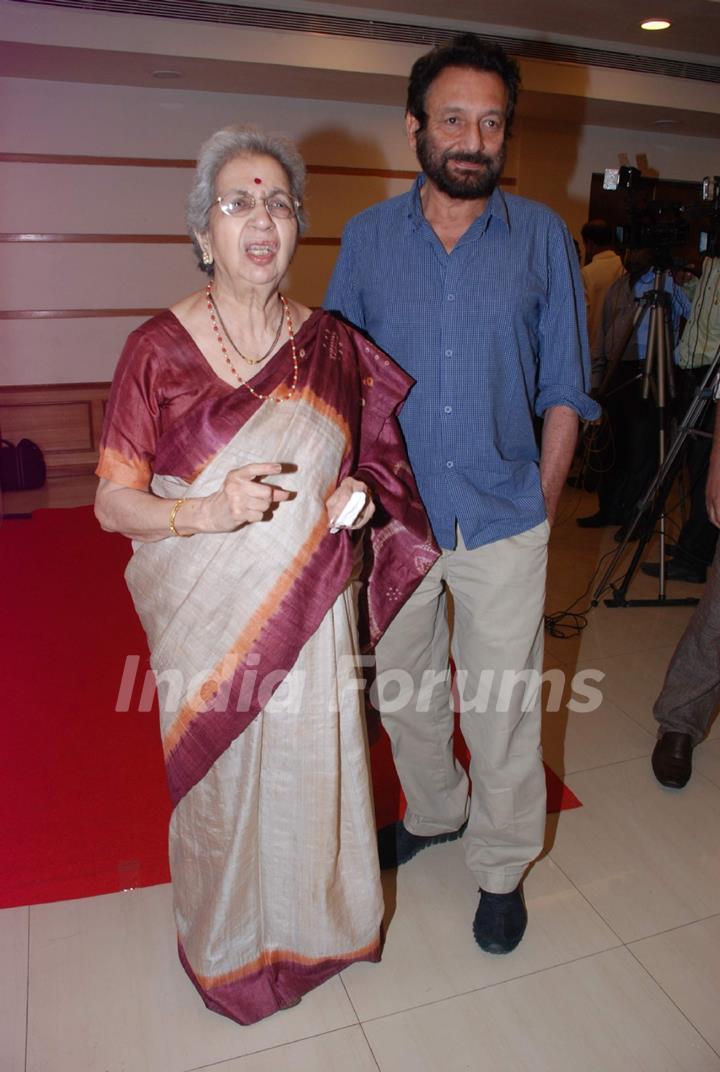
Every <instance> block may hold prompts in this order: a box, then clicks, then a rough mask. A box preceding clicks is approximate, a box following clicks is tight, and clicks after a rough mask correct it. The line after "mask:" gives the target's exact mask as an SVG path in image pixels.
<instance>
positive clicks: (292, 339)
mask: <svg viewBox="0 0 720 1072" xmlns="http://www.w3.org/2000/svg"><path fill="white" fill-rule="evenodd" d="M205 297H206V302H207V309H208V313H209V314H210V323H211V325H212V329H213V332H214V334H215V338H216V339H217V341H218V343H219V344H220V349H221V350H222V354H223V357H224V358H225V362H226V364H227V366H228V368H229V369H230V371H231V372H232V374H233V375H234V376H235V378H236V379H237V381H238V383H239V384H240V386H241V387H247V389H248V391H249V392H250V394H251V395H253V396H254V397H255V398H259V399H260V400H261V401H263V402H265V401H267V400H268V399H270V400H271V401H272V402H287V401H289V399H291V398H292V397H293V395H294V394H295V388H296V387H297V382H298V355H297V347H296V346H295V332H294V330H293V322H292V316H291V314H290V306H289V304H288V302H287V300H286V299H285V297H284V296H283V295H282V294H280V293H278V297H279V299H280V301H281V302H282V307H283V312H284V313H285V324H286V325H287V330H288V338H289V339H290V347H291V350H292V363H293V376H292V383H291V384H290V390H289V391H288V393H287V394H286V395H285V396H284V397H277V396H276V395H263V394H261V393H260V391H256V390H255V388H254V387H252V386H251V385H250V384H249V383H248V382H247V380H244V379H243V378H242V376H241V375H240V373H239V372H238V370H237V369H236V368H235V366H234V365H233V363H232V361H231V360H230V355H229V354H228V352H227V347H226V346H225V343H224V342H223V337H222V335H221V334H220V329H219V327H218V323H217V318H216V316H215V312H216V306H215V302H214V301H213V297H212V281H211V282H210V283H208V285H207V287H206V288H205ZM218 315H219V314H218ZM228 338H229V336H228ZM230 341H231V343H232V339H231V340H230ZM276 341H277V340H276ZM274 345H275V343H273V346H274ZM270 349H272V347H271V348H270ZM269 352H270V351H268V353H269ZM238 353H239V351H238ZM240 356H241V357H242V354H240ZM267 356H268V354H266V355H265V357H267ZM263 360H264V359H263ZM257 363H259V362H257Z"/></svg>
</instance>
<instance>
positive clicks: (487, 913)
mask: <svg viewBox="0 0 720 1072" xmlns="http://www.w3.org/2000/svg"><path fill="white" fill-rule="evenodd" d="M518 88H519V71H518V68H517V65H516V64H515V63H514V61H512V60H511V59H509V58H508V57H507V56H506V55H505V53H504V52H503V51H502V49H500V48H499V47H497V46H494V45H486V44H483V43H482V42H481V41H480V40H479V39H478V38H477V37H475V36H474V35H472V34H465V35H463V36H461V37H459V38H456V39H455V40H454V41H453V42H452V43H451V44H450V45H448V46H445V47H443V48H439V49H436V50H433V51H432V52H430V53H428V54H427V55H425V56H423V57H421V58H420V59H419V60H418V61H417V62H416V63H415V65H414V66H413V69H412V72H411V75H410V84H409V90H408V105H407V113H406V128H407V135H408V138H409V141H410V145H411V146H412V147H413V148H414V149H415V151H416V153H417V156H418V159H419V161H420V164H421V166H422V171H423V174H421V175H420V176H419V178H418V180H417V182H416V183H415V185H414V187H413V189H412V190H411V191H410V192H409V193H407V194H404V195H402V196H400V197H396V198H393V199H391V200H389V201H385V202H382V203H380V204H377V205H374V206H373V207H372V208H370V209H368V210H367V211H365V212H363V213H361V214H360V215H359V216H357V217H356V218H355V219H353V220H351V221H350V223H349V224H348V226H347V228H346V230H345V233H344V236H343V243H342V249H341V252H340V256H339V258H338V262H337V264H336V267H335V271H334V274H333V277H332V280H331V282H330V287H329V290H328V293H327V295H326V298H325V303H324V304H325V306H326V307H327V308H328V309H333V310H337V311H339V312H340V313H341V314H342V315H343V316H345V317H346V318H347V319H348V320H350V321H351V322H352V323H354V324H356V325H358V326H359V327H360V328H362V329H364V330H365V331H367V333H368V334H369V335H370V336H371V337H372V338H373V340H374V341H375V342H376V343H377V344H378V345H379V346H381V347H382V348H383V349H384V350H386V351H387V352H388V353H389V354H390V355H391V356H392V357H393V358H395V360H396V361H398V362H399V364H400V365H402V367H403V368H405V369H406V370H407V371H408V372H409V373H410V375H411V376H413V377H414V378H415V380H416V385H415V386H414V387H413V389H412V391H411V392H410V395H409V397H408V400H407V402H406V403H405V406H404V408H403V410H402V412H401V415H400V421H401V424H402V427H403V431H404V434H405V437H406V440H407V445H408V450H409V454H410V459H411V462H412V465H413V468H414V470H415V475H416V478H417V482H418V486H419V489H420V493H421V495H422V498H423V501H424V503H425V507H426V509H427V511H428V515H429V517H430V521H431V524H432V527H433V531H434V533H435V536H436V538H437V541H438V543H439V544H440V546H441V548H442V549H443V554H442V557H441V558H440V559H439V561H438V562H437V564H436V565H435V566H434V567H433V568H432V570H431V571H430V572H429V573H428V575H427V577H426V578H425V579H424V580H423V581H422V583H421V585H420V587H419V588H418V589H417V591H416V593H415V594H414V596H413V597H412V598H411V599H410V600H409V602H408V603H407V604H406V605H405V607H404V608H403V609H402V610H401V611H400V613H399V614H398V616H397V618H396V619H395V621H394V622H393V624H392V625H391V627H390V629H389V630H388V632H387V633H386V635H385V637H384V638H383V640H382V642H381V644H380V645H379V647H378V650H377V691H378V696H379V703H380V708H381V714H382V717H383V723H384V725H385V727H386V729H387V731H388V733H389V734H390V737H391V739H392V742H393V754H394V756H395V762H396V766H397V769H398V774H399V776H400V780H401V782H402V786H403V790H404V792H405V796H406V798H407V802H408V806H407V811H406V813H405V817H404V820H403V822H402V823H398V824H395V825H394V826H393V827H391V828H386V829H385V830H384V831H382V832H381V839H380V851H381V863H382V864H384V865H386V866H392V865H394V864H398V863H404V862H405V861H407V860H409V859H411V858H412V857H413V856H414V855H416V853H417V852H419V851H420V850H421V849H424V848H426V847H427V846H429V845H432V844H434V843H436V842H441V841H449V840H453V839H454V838H455V837H458V836H460V835H461V833H462V832H463V830H464V829H465V827H466V826H467V833H466V836H465V844H466V859H467V863H468V866H469V868H470V870H471V872H472V873H473V874H474V875H475V877H476V879H477V881H478V883H479V885H480V888H481V898H480V904H479V907H478V910H477V913H476V916H475V920H474V933H475V937H476V940H477V941H478V944H479V945H480V946H481V947H482V948H483V949H485V950H487V951H489V952H496V953H506V952H509V951H510V950H511V949H514V948H515V946H516V945H517V944H518V942H519V941H520V940H521V938H522V935H523V933H524V930H525V925H526V919H527V916H526V910H525V905H524V901H523V897H522V892H521V889H520V883H521V880H522V877H523V875H524V872H525V870H526V869H527V867H528V865H529V864H530V862H531V861H532V860H533V859H534V858H535V857H536V855H537V854H538V853H539V852H540V850H541V848H542V844H543V834H544V827H545V779H544V772H543V767H542V762H541V754H540V744H539V741H540V696H539V688H538V681H539V675H540V673H541V672H542V654H543V610H544V594H545V569H546V559H547V538H548V532H549V524H551V523H552V520H553V518H554V515H555V511H556V508H557V502H558V498H559V495H560V491H561V488H562V486H563V483H564V481H565V477H566V475H567V470H568V467H569V464H570V460H571V457H572V453H573V449H574V446H575V440H576V435H577V423H578V414H580V415H581V416H582V417H583V418H586V419H593V418H594V417H595V416H597V413H598V412H599V411H598V410H597V407H596V405H595V403H593V402H591V401H590V399H589V398H588V397H587V395H586V393H585V392H586V389H587V384H588V357H587V336H586V327H585V310H584V299H583V289H582V284H581V281H580V277H579V269H578V263H577V256H576V253H575V250H574V248H573V245H572V240H571V238H570V236H569V234H568V232H567V229H566V227H565V226H564V224H563V223H562V221H561V220H560V219H559V218H558V217H557V216H556V215H555V214H554V213H553V212H551V211H550V210H549V209H547V208H545V207H544V206H542V205H538V204H534V203H532V202H530V201H526V200H524V199H522V198H519V197H512V196H504V195H503V194H502V193H501V192H500V190H499V189H498V187H497V182H498V180H499V177H500V174H501V172H502V168H503V164H504V161H505V145H506V141H507V138H508V136H509V133H510V127H511V124H512V118H513V111H514V107H515V102H516V99H517V92H518ZM536 414H537V415H539V416H544V418H545V420H544V431H543V439H542V449H541V450H540V451H538V447H537V443H536V438H535V432H534V415H536ZM448 595H451V596H452V601H453V602H452V608H453V631H452V645H451V646H452V653H453V656H454V660H455V664H456V667H457V684H458V689H459V691H460V693H461V708H462V710H461V728H462V732H463V735H464V737H465V740H466V742H467V744H468V746H469V749H470V752H471V767H470V776H471V778H472V784H473V792H472V798H471V799H470V800H469V798H468V779H467V776H466V774H465V772H464V771H463V769H462V767H460V765H459V764H458V763H457V762H456V761H455V758H454V755H453V748H452V736H453V714H452V701H451V696H450V683H449V670H448V653H449V648H450V633H449V627H448V615H447V598H448ZM408 680H410V681H411V682H412V684H411V686H410V687H408ZM394 683H395V684H399V686H400V693H399V694H398V690H397V688H393V685H394ZM513 686H515V687H513ZM525 686H527V687H525Z"/></svg>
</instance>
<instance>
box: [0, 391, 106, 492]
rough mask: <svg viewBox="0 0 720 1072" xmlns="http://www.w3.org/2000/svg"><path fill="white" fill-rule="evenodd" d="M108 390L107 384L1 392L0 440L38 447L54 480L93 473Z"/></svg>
mask: <svg viewBox="0 0 720 1072" xmlns="http://www.w3.org/2000/svg"><path fill="white" fill-rule="evenodd" d="M109 390H110V385H109V384H107V383H84V384H83V383H79V384H45V385H39V386H31V387H0V434H2V437H3V438H4V439H9V440H11V442H13V443H17V442H18V440H20V439H23V438H27V439H32V440H33V441H34V442H35V443H37V445H38V446H39V447H40V448H41V450H42V451H43V454H44V455H45V461H46V463H47V467H48V475H49V476H51V477H52V476H63V475H67V474H71V473H84V472H92V471H93V470H94V468H95V465H96V464H97V458H98V444H99V441H100V433H101V431H102V421H103V415H104V411H105V403H106V401H107V397H108V393H109Z"/></svg>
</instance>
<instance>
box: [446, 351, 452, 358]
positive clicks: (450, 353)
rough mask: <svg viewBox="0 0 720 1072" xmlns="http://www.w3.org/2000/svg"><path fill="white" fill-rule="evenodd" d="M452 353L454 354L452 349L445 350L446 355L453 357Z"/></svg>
mask: <svg viewBox="0 0 720 1072" xmlns="http://www.w3.org/2000/svg"><path fill="white" fill-rule="evenodd" d="M452 355H453V352H452V350H446V351H445V357H452Z"/></svg>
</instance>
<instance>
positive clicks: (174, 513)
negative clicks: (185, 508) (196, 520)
mask: <svg viewBox="0 0 720 1072" xmlns="http://www.w3.org/2000/svg"><path fill="white" fill-rule="evenodd" d="M184 502H187V500H186V499H178V500H177V501H176V503H175V505H174V506H173V508H172V510H171V511H170V520H169V521H168V528H169V529H170V531H171V532H172V534H173V536H181V537H182V538H183V539H184V540H186V539H187V538H188V537H189V536H192V532H178V530H177V529H176V528H175V518H176V517H177V512H178V510H179V509H180V507H181V506H182V504H183V503H184Z"/></svg>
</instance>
